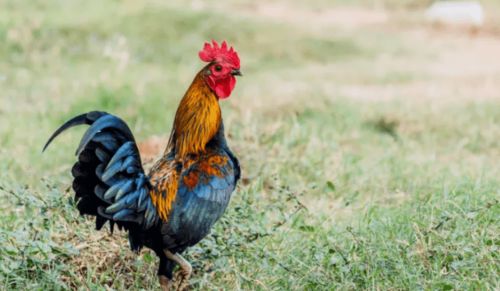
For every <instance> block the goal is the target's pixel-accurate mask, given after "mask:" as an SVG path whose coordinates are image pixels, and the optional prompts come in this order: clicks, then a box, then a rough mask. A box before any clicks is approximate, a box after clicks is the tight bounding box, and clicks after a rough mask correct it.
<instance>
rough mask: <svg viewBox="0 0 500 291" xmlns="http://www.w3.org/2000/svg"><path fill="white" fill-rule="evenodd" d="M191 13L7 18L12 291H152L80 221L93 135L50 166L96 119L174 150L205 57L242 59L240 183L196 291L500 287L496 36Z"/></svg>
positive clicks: (43, 5) (16, 7)
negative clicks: (114, 119) (81, 157)
mask: <svg viewBox="0 0 500 291" xmlns="http://www.w3.org/2000/svg"><path fill="white" fill-rule="evenodd" d="M168 2H170V1H168ZM181 2H182V1H173V3H171V4H166V1H97V0H95V1H94V0H93V1H56V0H52V1H31V2H30V3H29V5H28V4H27V2H23V1H3V2H1V4H0V6H1V7H0V8H1V9H0V39H1V40H2V42H1V44H0V92H1V93H0V94H1V98H0V161H1V162H0V289H5V290H11V289H33V288H34V289H50V290H52V289H66V288H69V287H72V288H76V287H80V288H83V289H92V290H94V289H110V288H111V289H115V290H121V289H123V288H130V289H146V290H154V289H157V288H158V284H157V279H156V276H155V272H156V263H157V262H156V258H155V256H154V255H152V254H151V253H149V252H148V251H146V250H145V251H143V252H142V253H141V255H140V256H136V255H134V254H132V253H131V252H130V251H129V250H128V248H127V242H126V238H125V236H126V234H125V233H120V232H119V233H115V234H114V235H113V236H110V235H109V234H108V232H107V231H103V232H100V233H98V232H96V231H94V230H93V223H92V222H91V221H90V220H87V219H85V218H81V217H79V216H78V214H77V213H76V211H75V210H74V205H73V201H72V194H71V191H69V189H68V187H69V185H70V175H69V169H70V167H71V164H72V162H73V160H74V157H73V155H72V154H73V152H74V149H75V147H76V146H77V142H78V138H79V137H80V136H81V134H82V132H83V129H80V130H73V131H72V132H71V133H68V134H65V135H64V136H63V137H62V138H61V139H60V140H58V141H57V142H56V143H55V144H54V145H53V146H52V148H50V149H49V150H48V152H46V153H44V154H43V155H42V154H41V153H40V150H41V147H42V145H43V144H44V142H45V140H46V139H47V137H48V136H49V135H50V134H51V132H52V131H53V130H54V129H55V128H56V127H57V126H58V125H59V124H60V123H61V122H63V121H65V120H66V119H68V118H69V117H71V116H73V115H75V114H77V113H81V112H85V111H89V110H93V109H100V110H107V111H110V112H113V113H115V114H117V115H119V116H121V117H123V118H124V119H125V120H127V121H128V123H129V124H130V126H131V128H132V129H133V131H134V132H135V134H136V136H137V139H138V140H146V139H147V138H148V137H150V136H152V135H158V136H160V137H163V136H166V135H168V133H169V130H170V125H171V123H172V118H173V114H174V111H175V109H176V105H177V103H178V101H179V98H180V97H181V96H182V94H183V92H184V90H185V89H186V87H187V86H188V84H189V83H190V81H191V79H192V77H193V76H194V73H195V72H196V71H197V69H198V68H199V67H200V66H201V65H202V64H201V62H200V61H199V60H198V58H197V51H198V50H199V49H200V47H201V44H202V43H203V41H205V40H208V39H211V38H214V39H227V40H228V41H229V42H230V43H232V44H234V46H235V47H236V48H237V50H238V51H239V53H240V56H241V58H242V70H243V72H244V74H245V76H244V77H243V78H241V79H240V80H239V83H238V84H237V88H236V90H235V92H234V93H233V96H232V98H230V99H229V100H228V101H227V102H224V103H223V105H222V107H223V114H224V119H225V123H226V131H227V132H228V133H229V139H230V143H231V146H232V147H233V148H234V151H235V152H236V153H237V154H238V156H239V157H240V159H241V162H242V167H243V181H242V183H241V184H240V185H239V187H238V190H237V192H236V194H235V195H234V197H233V200H232V202H231V205H230V208H229V210H228V212H227V213H226V215H225V216H224V219H223V220H222V222H221V223H219V224H218V225H217V227H216V228H215V229H214V231H213V232H212V235H211V236H210V237H208V238H207V239H205V240H204V241H203V242H202V243H201V244H200V245H199V246H196V247H194V248H193V249H191V250H190V251H189V252H188V257H189V258H190V259H191V261H192V262H193V265H194V267H195V272H196V274H195V276H194V278H193V279H192V287H193V288H194V289H197V290H206V289H217V290H220V289H227V290H240V289H243V290H286V289H292V290H304V289H306V290H332V289H341V290H359V289H372V290H408V289H411V290H414V289H428V290H451V289H457V290H467V289H469V290H471V289H472V290H488V289H489V290H495V289H497V290H498V289H499V288H500V282H499V280H498V277H499V272H500V262H499V256H498V248H499V245H500V237H499V234H500V222H499V217H500V216H499V214H500V208H499V198H500V190H499V189H500V181H499V177H500V166H499V165H500V139H499V138H498V137H499V136H500V87H499V85H498V84H500V60H498V58H494V57H493V56H494V55H495V54H498V51H500V41H499V40H498V38H497V36H495V35H490V34H489V33H481V32H480V33H479V34H476V35H475V36H470V35H468V34H467V33H463V32H462V31H457V30H454V29H449V30H448V29H445V30H438V31H436V30H433V29H432V28H430V27H428V26H425V25H423V24H422V22H421V21H420V20H419V19H418V17H417V18H415V15H416V14H418V13H415V12H412V13H408V14H406V12H404V11H403V12H402V11H401V10H399V8H401V7H399V8H398V12H388V11H385V10H380V8H377V7H379V6H380V5H378V4H380V3H382V1H378V2H372V1H368V2H369V3H368V2H365V4H369V5H365V6H364V7H370V10H367V9H360V8H359V7H361V6H358V5H359V3H362V1H355V3H357V4H356V5H353V4H352V3H351V4H350V5H349V6H344V5H345V4H346V3H344V2H345V1H344V2H343V1H334V2H335V3H336V4H335V5H332V4H331V3H330V1H321V0H318V1H314V3H313V4H311V5H306V4H305V3H306V2H305V1H296V2H294V3H291V4H286V5H285V4H284V2H275V3H274V4H273V5H270V4H266V3H267V2H266V1H251V2H250V1H246V2H242V1H240V2H236V1H232V2H231V3H230V4H225V5H223V4H221V2H215V1H213V3H210V4H203V3H204V2H203V3H202V2H197V1H192V2H189V3H183V2H182V3H181ZM410 2H411V3H410ZM413 2H415V3H417V2H418V1H413ZM413 2H412V1H406V2H405V3H410V4H412V3H413ZM387 3H389V4H390V5H389V6H390V7H392V6H391V5H395V4H394V3H396V2H394V1H387ZM391 3H392V4H391ZM487 3H490V2H487ZM491 3H492V2H491ZM337 5H340V6H337ZM491 5H494V4H491ZM403 6H404V7H407V6H406V5H403ZM374 7H375V8H374ZM334 8H335V9H334ZM372 8H374V9H377V10H372ZM407 15H410V18H405V16H407ZM493 20H494V21H497V20H496V19H493ZM495 23H498V21H497V22H495Z"/></svg>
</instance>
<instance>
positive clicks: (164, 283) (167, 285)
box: [159, 275, 172, 291]
mask: <svg viewBox="0 0 500 291" xmlns="http://www.w3.org/2000/svg"><path fill="white" fill-rule="evenodd" d="M159 279H160V287H161V291H170V290H171V287H172V281H171V280H169V279H168V278H167V277H166V276H162V275H160V276H159Z"/></svg>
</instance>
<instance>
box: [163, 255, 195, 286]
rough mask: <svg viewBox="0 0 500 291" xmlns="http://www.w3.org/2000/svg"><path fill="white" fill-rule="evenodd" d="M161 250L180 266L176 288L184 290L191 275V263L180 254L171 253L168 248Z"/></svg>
mask: <svg viewBox="0 0 500 291" xmlns="http://www.w3.org/2000/svg"><path fill="white" fill-rule="evenodd" d="M163 252H164V253H165V256H167V258H169V259H170V260H172V261H174V262H176V263H177V264H179V266H180V267H181V270H180V280H179V283H178V284H177V290H179V291H182V290H186V289H187V287H188V286H189V278H190V277H191V273H192V272H193V267H191V264H190V263H189V262H188V261H186V259H184V258H183V257H182V256H181V255H179V254H172V252H170V251H169V250H163Z"/></svg>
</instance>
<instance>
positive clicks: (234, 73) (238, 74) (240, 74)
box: [231, 69, 243, 76]
mask: <svg viewBox="0 0 500 291" xmlns="http://www.w3.org/2000/svg"><path fill="white" fill-rule="evenodd" d="M231 75H233V76H243V74H242V73H241V72H240V70H239V69H235V70H232V71H231Z"/></svg>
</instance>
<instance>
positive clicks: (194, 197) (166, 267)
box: [44, 41, 241, 290]
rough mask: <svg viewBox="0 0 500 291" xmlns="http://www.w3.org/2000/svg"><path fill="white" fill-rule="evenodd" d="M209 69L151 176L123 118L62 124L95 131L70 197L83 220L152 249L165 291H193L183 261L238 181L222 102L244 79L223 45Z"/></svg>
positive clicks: (83, 147)
mask: <svg viewBox="0 0 500 291" xmlns="http://www.w3.org/2000/svg"><path fill="white" fill-rule="evenodd" d="M199 57H200V59H201V60H202V61H204V62H207V63H208V64H207V65H206V66H204V67H203V68H202V69H201V70H200V71H199V73H198V74H197V75H196V77H195V78H194V80H193V82H192V84H191V86H190V87H189V89H188V90H187V92H186V93H185V95H184V97H183V98H182V100H181V101H180V104H179V107H178V109H177V112H176V115H175V119H174V124H173V128H172V131H171V134H170V138H169V142H168V145H167V148H166V150H165V152H164V154H163V156H162V157H161V158H160V159H159V160H158V161H157V162H156V163H155V164H154V166H153V167H152V168H151V170H150V172H149V174H146V173H145V171H144V169H143V166H142V162H141V157H140V154H139V151H138V148H137V144H136V142H135V139H134V136H133V135H132V132H131V130H130V128H129V127H128V126H127V124H126V123H125V122H124V121H123V120H121V119H120V118H118V117H116V116H114V115H111V114H108V113H106V112H100V111H92V112H88V113H85V114H82V115H79V116H76V117H74V118H72V119H71V120H69V121H67V122H66V123H64V124H63V125H62V126H61V127H60V128H59V129H57V130H56V131H55V132H54V134H53V135H52V136H51V137H50V138H49V140H48V141H47V144H46V145H45V147H44V151H45V149H46V148H47V147H48V146H49V145H50V143H51V142H52V141H53V140H54V138H56V137H57V136H58V135H59V134H60V133H61V132H63V131H64V130H66V129H68V128H70V127H73V126H76V125H82V124H87V125H89V126H90V127H89V128H88V129H87V131H86V132H85V134H84V136H83V138H82V139H81V142H80V145H79V146H78V149H77V151H76V155H77V157H78V161H77V162H76V163H75V164H74V166H73V168H72V171H71V173H72V175H73V177H74V179H73V189H74V192H75V200H76V201H77V204H76V206H77V208H78V210H79V211H80V214H81V215H91V216H94V217H95V223H96V229H97V230H100V229H101V228H102V227H103V225H104V224H105V223H106V222H107V221H109V223H110V228H111V231H113V226H114V225H117V226H118V227H119V228H120V229H125V230H127V231H128V237H129V243H130V248H131V249H132V250H133V251H136V252H138V251H139V250H140V249H141V248H142V247H148V248H150V249H152V250H153V251H154V252H155V253H156V255H157V256H158V257H159V267H158V278H159V281H160V285H161V288H162V290H170V289H171V288H172V287H173V269H174V268H175V266H176V265H179V267H180V270H179V279H178V281H177V282H176V284H178V285H177V288H178V289H181V290H182V289H185V288H186V287H187V286H188V285H189V278H190V276H191V273H192V267H191V265H190V263H189V262H188V261H186V259H184V258H183V256H182V253H183V252H184V251H185V250H186V249H187V248H188V247H190V246H193V245H195V244H197V243H198V242H199V241H200V240H202V239H203V238H204V237H205V236H207V234H208V233H209V232H210V229H211V228H212V226H213V225H214V224H215V222H216V221H217V220H218V219H219V218H220V217H221V216H222V214H223V213H224V211H225V209H226V207H227V205H228V203H229V199H230V198H231V194H232V192H233V191H234V189H235V187H236V184H237V182H238V180H239V178H240V167H239V162H238V159H237V158H236V157H235V155H234V154H233V152H231V150H230V149H229V147H228V144H227V142H226V138H225V136H224V125H223V122H222V117H221V109H220V106H219V100H222V99H226V98H228V97H229V96H230V95H231V92H232V91H233V89H234V86H235V84H236V78H235V76H241V73H240V59H239V57H238V54H237V53H236V51H234V49H233V48H232V47H231V48H228V45H227V43H226V42H225V41H224V42H222V43H221V45H219V44H218V43H217V42H216V41H212V43H211V44H210V43H205V45H204V47H203V49H202V50H201V51H200V52H199Z"/></svg>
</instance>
